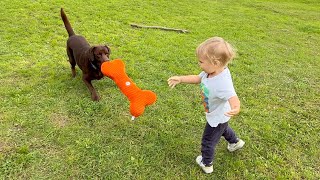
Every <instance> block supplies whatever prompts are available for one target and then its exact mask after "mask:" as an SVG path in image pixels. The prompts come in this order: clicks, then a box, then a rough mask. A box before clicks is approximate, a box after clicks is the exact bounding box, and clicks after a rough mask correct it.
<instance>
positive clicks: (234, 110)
mask: <svg viewBox="0 0 320 180" xmlns="http://www.w3.org/2000/svg"><path fill="white" fill-rule="evenodd" d="M239 112H240V108H236V109H231V110H230V111H229V112H226V113H224V115H226V116H229V117H232V116H235V115H237V114H239Z"/></svg>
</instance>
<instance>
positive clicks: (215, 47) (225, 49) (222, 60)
mask: <svg viewBox="0 0 320 180" xmlns="http://www.w3.org/2000/svg"><path fill="white" fill-rule="evenodd" d="M196 54H197V57H198V58H199V59H202V60H209V61H210V62H211V63H213V64H215V65H218V64H219V65H221V66H226V65H227V64H228V63H229V62H231V60H232V59H233V58H234V57H235V55H236V52H235V49H234V48H233V47H232V46H231V45H230V44H229V43H228V42H226V41H225V40H224V39H223V38H221V37H212V38H210V39H207V40H206V41H204V42H203V43H201V44H200V45H199V46H198V47H197V50H196ZM218 62H219V63H218Z"/></svg>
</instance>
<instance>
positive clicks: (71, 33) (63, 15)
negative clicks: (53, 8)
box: [60, 8, 75, 37]
mask: <svg viewBox="0 0 320 180" xmlns="http://www.w3.org/2000/svg"><path fill="white" fill-rule="evenodd" d="M60 14H61V18H62V21H63V23H64V26H65V27H66V29H67V31H68V34H69V37H70V36H72V35H75V33H74V31H73V29H72V27H71V24H70V22H69V20H68V18H67V15H66V13H64V11H63V8H61V11H60Z"/></svg>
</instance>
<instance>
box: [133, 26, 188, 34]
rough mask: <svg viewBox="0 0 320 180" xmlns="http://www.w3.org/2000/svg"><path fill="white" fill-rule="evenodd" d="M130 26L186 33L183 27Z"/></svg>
mask: <svg viewBox="0 0 320 180" xmlns="http://www.w3.org/2000/svg"><path fill="white" fill-rule="evenodd" d="M130 25H131V27H135V28H151V29H161V30H165V31H176V32H180V33H188V32H189V31H188V30H185V29H175V28H167V27H161V26H144V25H138V24H130Z"/></svg>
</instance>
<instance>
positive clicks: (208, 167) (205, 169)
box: [196, 155, 213, 174]
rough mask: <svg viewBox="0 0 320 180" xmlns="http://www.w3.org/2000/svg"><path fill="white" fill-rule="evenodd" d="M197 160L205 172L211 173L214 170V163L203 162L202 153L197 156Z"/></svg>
mask: <svg viewBox="0 0 320 180" xmlns="http://www.w3.org/2000/svg"><path fill="white" fill-rule="evenodd" d="M196 162H197V164H198V165H199V166H200V167H201V169H202V170H203V171H204V172H205V173H207V174H210V173H212V172H213V166H212V165H210V166H206V165H204V164H203V162H202V156H201V155H200V156H198V157H197V158H196Z"/></svg>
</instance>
